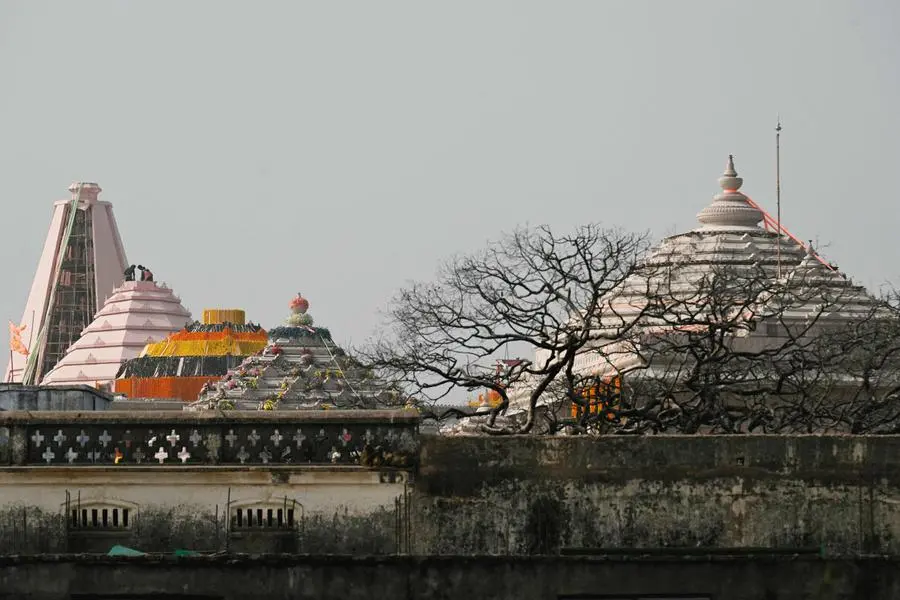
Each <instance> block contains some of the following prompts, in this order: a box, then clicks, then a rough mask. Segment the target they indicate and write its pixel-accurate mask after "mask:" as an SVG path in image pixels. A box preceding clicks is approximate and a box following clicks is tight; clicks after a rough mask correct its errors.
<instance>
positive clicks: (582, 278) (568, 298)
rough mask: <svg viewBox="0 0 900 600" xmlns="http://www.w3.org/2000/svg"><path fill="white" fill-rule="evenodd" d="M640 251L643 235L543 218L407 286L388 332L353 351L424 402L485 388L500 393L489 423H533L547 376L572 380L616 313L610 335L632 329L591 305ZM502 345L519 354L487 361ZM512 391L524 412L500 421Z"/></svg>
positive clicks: (494, 426) (498, 429)
mask: <svg viewBox="0 0 900 600" xmlns="http://www.w3.org/2000/svg"><path fill="white" fill-rule="evenodd" d="M646 250H647V242H646V237H645V236H643V235H635V234H630V233H625V232H622V231H620V230H613V229H604V228H602V227H600V226H598V225H586V226H583V227H581V228H579V229H577V230H576V231H575V232H574V233H572V234H569V235H563V236H557V235H555V234H554V233H553V232H552V231H551V230H550V228H549V227H538V228H534V229H520V230H518V231H516V232H514V233H512V234H511V235H508V236H505V237H503V238H502V239H501V240H500V241H498V242H496V243H492V244H490V245H489V246H488V247H487V248H486V249H485V250H484V251H482V252H479V253H477V254H474V255H470V256H464V257H460V258H456V259H454V260H451V261H449V262H448V263H446V264H445V265H444V266H443V267H442V268H441V269H440V271H439V274H438V277H437V280H436V281H435V282H433V283H419V284H414V285H412V286H410V287H408V288H406V289H403V290H402V291H401V292H400V293H399V294H398V295H397V297H396V298H395V300H394V302H393V305H392V307H391V309H390V311H389V313H388V315H387V323H386V327H385V329H384V334H383V335H382V336H381V337H380V338H378V339H376V340H374V341H373V342H371V343H370V344H369V346H368V347H367V348H365V349H363V350H361V351H360V353H359V355H360V356H361V357H362V358H363V360H365V361H366V362H368V363H369V364H370V365H371V366H373V367H375V368H377V369H378V370H379V372H380V374H381V375H382V376H383V377H386V378H388V379H390V380H391V381H395V382H398V383H401V384H402V385H403V386H404V389H405V390H406V391H407V392H408V394H409V395H410V396H412V397H415V398H417V402H418V404H419V405H420V406H422V407H424V408H427V409H429V410H434V408H433V406H434V403H436V402H438V401H440V400H441V399H443V398H445V397H447V395H448V394H450V393H451V392H452V391H453V390H459V389H476V388H486V389H488V390H493V391H494V392H496V393H497V394H498V395H499V398H500V402H499V403H498V405H497V406H495V407H494V408H493V409H492V410H491V412H490V414H489V417H488V418H487V419H486V422H485V423H484V425H483V428H484V430H485V431H487V432H490V433H526V432H529V431H532V430H533V428H534V426H535V423H536V413H537V407H538V402H539V400H540V399H541V398H542V397H543V396H544V395H545V393H546V392H548V389H549V388H550V387H551V385H559V382H560V381H570V382H572V383H573V384H574V383H575V382H576V381H577V378H576V377H574V376H573V374H574V373H575V372H576V371H577V368H576V360H577V359H578V358H579V356H581V355H582V354H583V351H584V349H585V348H588V347H591V346H592V345H594V344H596V343H598V340H599V339H601V338H602V337H604V336H606V335H608V330H609V328H610V325H609V324H610V323H611V322H613V321H616V323H617V326H616V327H614V329H615V334H616V335H618V336H622V335H626V334H627V333H628V330H629V328H630V327H631V326H632V322H631V321H630V320H627V319H616V318H615V314H614V313H615V311H614V310H613V309H612V308H610V310H609V311H603V310H599V309H598V308H597V307H600V306H601V299H602V298H603V297H604V296H606V295H608V294H610V293H611V292H612V291H613V290H615V289H616V288H618V287H619V286H620V285H622V283H623V282H624V281H626V280H627V279H628V278H629V276H631V275H632V274H633V273H634V272H635V269H636V268H637V265H638V261H639V259H640V257H641V256H642V255H643V253H644V252H645V251H646ZM607 313H608V314H607ZM604 319H605V320H606V325H605V329H603V330H601V321H603V320H604ZM507 352H510V353H512V354H514V355H518V356H521V357H523V358H521V359H517V360H514V361H506V362H505V363H503V364H502V366H501V368H499V369H498V368H497V367H496V365H495V364H492V363H494V362H495V361H496V360H497V359H499V358H501V357H503V356H504V355H505V354H506V353H507ZM514 392H516V393H518V394H520V396H521V397H520V398H517V400H516V405H517V409H520V410H521V414H522V415H523V417H522V418H521V419H519V420H507V421H506V422H505V424H501V423H502V422H498V420H497V417H498V415H500V414H501V413H504V412H505V411H506V410H507V409H508V408H509V407H510V395H511V394H513V393H514ZM569 395H570V396H572V395H574V392H573V393H571V394H569Z"/></svg>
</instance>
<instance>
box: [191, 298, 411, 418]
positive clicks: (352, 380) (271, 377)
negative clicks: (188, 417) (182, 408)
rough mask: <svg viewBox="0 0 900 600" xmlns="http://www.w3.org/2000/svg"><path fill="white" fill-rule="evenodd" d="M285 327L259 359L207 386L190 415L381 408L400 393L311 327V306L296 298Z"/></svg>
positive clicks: (275, 332) (323, 330)
mask: <svg viewBox="0 0 900 600" xmlns="http://www.w3.org/2000/svg"><path fill="white" fill-rule="evenodd" d="M289 307H290V310H291V314H290V316H289V317H288V318H287V320H286V326H283V327H275V328H273V329H271V330H270V331H269V336H268V337H269V341H268V344H267V345H266V347H265V349H263V351H262V352H260V353H259V354H256V355H254V356H250V357H248V358H246V359H244V360H243V361H242V362H241V364H240V365H239V366H237V367H236V368H235V369H232V370H229V371H228V373H226V375H225V377H223V378H222V379H221V380H219V381H217V382H215V383H213V384H210V385H208V386H206V387H205V389H204V390H203V392H202V393H201V395H200V398H199V399H198V400H197V401H196V402H194V403H192V404H191V405H190V406H189V409H188V410H229V409H236V410H287V409H328V408H342V409H349V408H356V409H359V408H368V409H372V408H379V407H384V406H391V405H392V404H393V403H396V402H397V400H398V398H399V394H398V393H397V392H396V391H395V390H393V389H391V388H390V386H388V385H386V384H385V383H384V382H381V381H379V380H377V379H376V378H375V376H374V374H373V373H372V372H370V371H368V370H367V369H365V368H363V367H362V366H361V365H360V364H359V363H358V362H357V361H355V360H354V359H353V358H351V357H350V356H348V355H347V354H346V353H345V352H344V350H342V349H341V348H339V347H338V346H337V345H336V344H335V343H334V341H333V340H332V339H331V332H330V331H328V329H326V328H324V327H315V326H314V325H313V318H312V315H310V314H309V312H308V309H309V301H308V300H306V298H304V297H303V296H301V295H300V294H297V296H296V297H294V298H293V299H292V300H291V301H290V303H289Z"/></svg>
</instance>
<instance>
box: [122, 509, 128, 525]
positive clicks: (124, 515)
mask: <svg viewBox="0 0 900 600" xmlns="http://www.w3.org/2000/svg"><path fill="white" fill-rule="evenodd" d="M122 527H128V509H127V508H123V509H122Z"/></svg>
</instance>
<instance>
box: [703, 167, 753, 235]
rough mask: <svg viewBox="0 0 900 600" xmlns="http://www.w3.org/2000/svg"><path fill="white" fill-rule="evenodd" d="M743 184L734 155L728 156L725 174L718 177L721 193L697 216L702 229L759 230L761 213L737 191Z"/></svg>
mask: <svg viewBox="0 0 900 600" xmlns="http://www.w3.org/2000/svg"><path fill="white" fill-rule="evenodd" d="M743 184H744V180H743V179H742V178H741V177H738V174H737V170H736V169H735V168H734V155H733V154H729V155H728V163H727V165H726V166H725V173H723V174H722V176H721V177H719V187H721V188H722V192H721V193H719V194H717V195H716V196H715V197H714V198H713V202H712V204H710V205H709V206H707V207H706V208H704V209H703V210H702V211H700V214H698V215H697V219H698V220H699V221H700V223H701V224H702V225H703V227H702V229H759V223H760V222H761V221H762V220H763V213H762V211H760V210H759V209H758V208H756V207H755V206H752V205H751V204H750V202H749V201H748V198H747V196H745V195H744V194H742V193H741V192H739V191H738V190H739V189H741V186H742V185H743Z"/></svg>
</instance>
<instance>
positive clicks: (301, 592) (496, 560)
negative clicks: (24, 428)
mask: <svg viewBox="0 0 900 600" xmlns="http://www.w3.org/2000/svg"><path fill="white" fill-rule="evenodd" d="M0 597H8V598H16V599H18V598H29V599H31V600H69V599H73V600H75V599H77V600H82V599H87V598H91V599H102V598H107V599H109V600H112V599H113V598H123V597H128V598H131V599H132V600H141V599H146V600H149V599H150V598H153V599H154V600H164V599H167V598H169V599H173V600H174V599H175V598H178V599H181V600H187V599H191V600H199V599H201V598H202V599H206V600H213V599H220V600H238V599H245V598H246V599H249V598H253V599H257V598H265V599H266V600H281V599H284V600H287V599H289V598H290V599H292V600H293V599H295V598H317V599H319V598H321V599H324V600H330V599H334V600H357V599H359V600H362V599H370V598H390V599H391V600H419V599H422V598H427V599H429V600H443V599H447V600H450V599H452V600H458V599H460V598H471V599H473V600H474V599H478V600H559V599H567V598H568V599H574V598H580V599H582V600H590V599H598V600H599V599H600V598H604V599H607V600H609V599H612V598H615V599H616V600H618V599H623V600H626V599H627V600H645V599H648V598H654V599H655V600H669V599H673V600H674V599H676V598H677V599H679V600H684V599H685V598H692V599H693V600H726V599H727V600H796V599H801V598H802V599H809V600H813V599H815V600H896V598H900V564H898V563H897V562H896V561H895V560H890V559H881V558H867V559H857V560H851V559H845V560H840V559H830V560H826V559H818V558H796V557H704V556H696V557H682V558H663V557H660V558H646V557H645V558H626V557H619V558H609V557H604V558H585V557H541V558H529V557H446V558H412V557H384V558H372V557H368V558H348V557H334V556H331V557H309V556H281V557H247V556H243V557H199V558H181V559H173V558H158V557H157V558H152V557H148V558H122V559H118V560H116V559H110V558H105V557H52V556H45V557H31V558H16V557H5V558H4V557H0Z"/></svg>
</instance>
